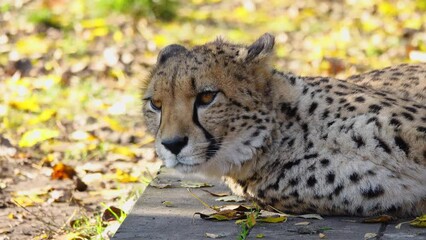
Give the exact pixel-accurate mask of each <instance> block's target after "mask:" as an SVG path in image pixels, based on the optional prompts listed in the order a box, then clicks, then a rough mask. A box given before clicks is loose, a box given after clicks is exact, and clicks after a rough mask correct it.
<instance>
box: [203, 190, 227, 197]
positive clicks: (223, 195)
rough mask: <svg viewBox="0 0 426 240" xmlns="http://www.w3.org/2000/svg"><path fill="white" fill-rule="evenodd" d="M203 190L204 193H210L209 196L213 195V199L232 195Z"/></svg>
mask: <svg viewBox="0 0 426 240" xmlns="http://www.w3.org/2000/svg"><path fill="white" fill-rule="evenodd" d="M201 190H203V191H204V192H206V193H209V194H210V195H212V196H213V197H226V196H229V195H231V193H230V192H221V193H215V192H211V191H209V190H207V189H201Z"/></svg>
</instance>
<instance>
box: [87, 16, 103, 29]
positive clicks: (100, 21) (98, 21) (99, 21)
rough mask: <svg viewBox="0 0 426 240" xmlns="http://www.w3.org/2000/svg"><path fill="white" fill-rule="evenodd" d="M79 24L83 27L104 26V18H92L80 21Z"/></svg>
mask: <svg viewBox="0 0 426 240" xmlns="http://www.w3.org/2000/svg"><path fill="white" fill-rule="evenodd" d="M81 26H82V27H83V28H97V27H104V26H106V22H105V19H103V18H93V19H87V20H83V21H81Z"/></svg>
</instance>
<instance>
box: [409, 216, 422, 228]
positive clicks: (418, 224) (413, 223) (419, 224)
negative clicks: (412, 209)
mask: <svg viewBox="0 0 426 240" xmlns="http://www.w3.org/2000/svg"><path fill="white" fill-rule="evenodd" d="M410 225H411V226H413V227H419V228H426V214H423V215H422V216H420V217H417V218H416V219H414V220H413V221H411V222H410Z"/></svg>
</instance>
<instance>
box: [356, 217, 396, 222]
mask: <svg viewBox="0 0 426 240" xmlns="http://www.w3.org/2000/svg"><path fill="white" fill-rule="evenodd" d="M393 220H395V218H394V217H392V216H389V215H381V216H377V217H371V218H366V219H363V220H362V222H363V223H388V222H391V221H393Z"/></svg>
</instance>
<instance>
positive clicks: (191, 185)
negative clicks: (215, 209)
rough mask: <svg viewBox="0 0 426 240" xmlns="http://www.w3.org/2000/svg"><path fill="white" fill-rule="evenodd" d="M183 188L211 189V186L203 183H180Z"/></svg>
mask: <svg viewBox="0 0 426 240" xmlns="http://www.w3.org/2000/svg"><path fill="white" fill-rule="evenodd" d="M180 186H181V187H184V188H203V187H213V185H212V184H209V183H203V182H182V183H181V184H180Z"/></svg>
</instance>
